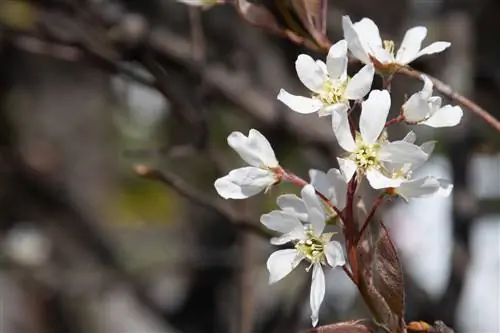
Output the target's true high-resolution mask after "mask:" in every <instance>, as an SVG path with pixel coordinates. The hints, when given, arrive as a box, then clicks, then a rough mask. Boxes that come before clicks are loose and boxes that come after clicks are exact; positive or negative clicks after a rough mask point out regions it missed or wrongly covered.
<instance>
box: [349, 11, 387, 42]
mask: <svg viewBox="0 0 500 333" xmlns="http://www.w3.org/2000/svg"><path fill="white" fill-rule="evenodd" d="M354 29H356V32H357V33H358V35H359V38H360V39H361V41H362V42H363V41H366V42H367V43H368V44H369V45H370V46H382V38H380V32H379V30H378V27H377V25H376V24H375V22H373V21H372V20H371V19H369V18H367V17H365V18H363V19H361V20H360V21H358V22H356V23H354Z"/></svg>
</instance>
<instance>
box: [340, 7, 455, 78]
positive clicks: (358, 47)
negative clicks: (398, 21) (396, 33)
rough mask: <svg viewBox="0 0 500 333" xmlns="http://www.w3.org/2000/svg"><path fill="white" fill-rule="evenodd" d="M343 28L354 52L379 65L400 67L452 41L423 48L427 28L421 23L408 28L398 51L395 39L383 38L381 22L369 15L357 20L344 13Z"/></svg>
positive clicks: (380, 66)
mask: <svg viewBox="0 0 500 333" xmlns="http://www.w3.org/2000/svg"><path fill="white" fill-rule="evenodd" d="M342 28H343V30H344V38H345V40H346V41H347V44H348V47H349V50H350V51H351V53H352V55H353V56H354V57H355V58H357V59H358V60H360V61H361V62H363V63H365V64H371V63H373V64H374V65H375V67H376V68H377V69H389V70H397V69H398V68H399V67H401V66H406V65H408V64H409V63H410V62H412V61H413V60H415V59H417V58H419V57H421V56H423V55H427V54H433V53H439V52H442V51H444V50H445V49H447V48H448V47H449V46H450V45H451V44H450V43H448V42H434V43H432V44H430V45H428V46H426V47H424V48H423V49H422V41H423V40H424V38H425V37H426V35H427V28H425V27H422V26H419V27H414V28H411V29H409V30H408V31H406V33H405V36H404V38H403V41H402V42H401V46H400V47H399V49H398V51H397V52H396V53H395V44H394V41H392V40H384V41H382V38H381V37H380V32H379V29H378V27H377V25H376V24H375V23H374V22H373V21H372V20H370V19H369V18H363V19H362V20H360V21H358V22H356V23H354V24H353V23H352V21H351V19H350V18H349V16H344V17H342Z"/></svg>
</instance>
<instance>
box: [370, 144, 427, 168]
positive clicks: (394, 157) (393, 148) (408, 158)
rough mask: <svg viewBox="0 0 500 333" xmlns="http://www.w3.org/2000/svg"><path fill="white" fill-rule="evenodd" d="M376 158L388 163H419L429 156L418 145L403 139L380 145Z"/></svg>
mask: <svg viewBox="0 0 500 333" xmlns="http://www.w3.org/2000/svg"><path fill="white" fill-rule="evenodd" d="M378 158H379V159H380V160H382V161H386V162H390V163H421V162H422V161H425V160H427V159H428V158H429V155H427V154H426V153H424V152H423V151H422V149H421V148H420V147H419V146H416V145H414V144H412V143H408V142H404V141H393V142H389V143H387V144H384V145H382V147H381V148H380V151H379V153H378Z"/></svg>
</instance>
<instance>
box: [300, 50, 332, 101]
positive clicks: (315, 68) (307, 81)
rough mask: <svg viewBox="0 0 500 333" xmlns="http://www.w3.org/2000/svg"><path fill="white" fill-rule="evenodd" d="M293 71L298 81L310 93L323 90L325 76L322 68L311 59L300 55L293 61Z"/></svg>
mask: <svg viewBox="0 0 500 333" xmlns="http://www.w3.org/2000/svg"><path fill="white" fill-rule="evenodd" d="M295 69H296V70H297V75H298V76H299V79H300V81H301V82H302V83H303V84H304V85H305V86H306V87H307V88H308V89H309V90H311V91H314V92H320V91H321V90H322V89H323V86H324V83H325V80H326V76H325V72H324V71H323V68H321V66H319V65H318V64H317V63H316V61H314V59H313V58H311V57H310V56H308V55H306V54H301V55H299V56H298V57H297V61H295Z"/></svg>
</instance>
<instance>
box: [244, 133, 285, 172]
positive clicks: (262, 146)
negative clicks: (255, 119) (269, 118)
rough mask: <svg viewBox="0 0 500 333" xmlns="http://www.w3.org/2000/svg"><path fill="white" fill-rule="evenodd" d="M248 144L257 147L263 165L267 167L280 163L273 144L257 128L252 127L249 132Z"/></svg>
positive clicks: (253, 147) (256, 150)
mask: <svg viewBox="0 0 500 333" xmlns="http://www.w3.org/2000/svg"><path fill="white" fill-rule="evenodd" d="M248 144H249V146H250V147H251V148H252V149H255V152H256V154H258V156H259V158H260V160H261V161H262V164H263V165H265V166H266V167H277V166H278V165H279V164H278V160H277V159H276V156H275V155H274V150H273V148H272V147H271V144H270V143H269V141H267V139H266V137H265V136H264V135H262V134H261V133H260V132H259V131H257V130H256V129H253V128H252V129H250V132H249V133H248Z"/></svg>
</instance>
